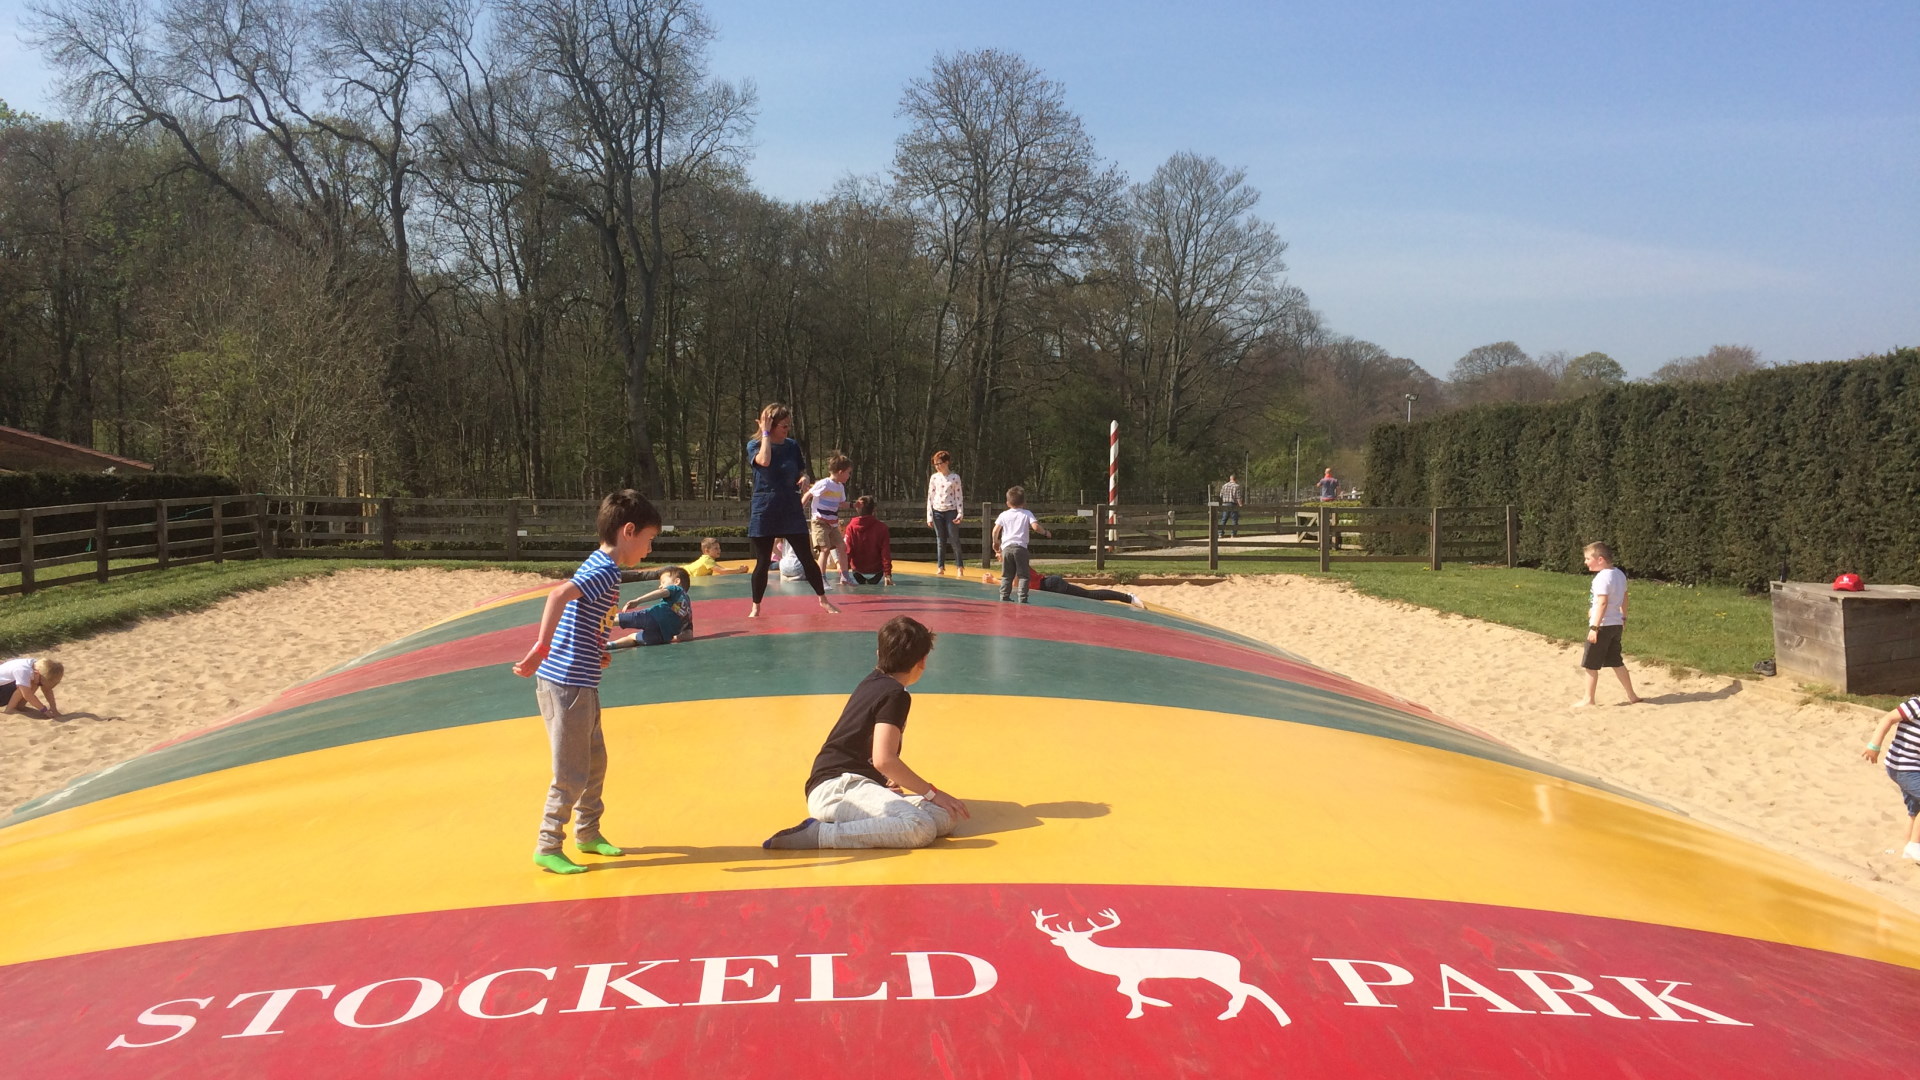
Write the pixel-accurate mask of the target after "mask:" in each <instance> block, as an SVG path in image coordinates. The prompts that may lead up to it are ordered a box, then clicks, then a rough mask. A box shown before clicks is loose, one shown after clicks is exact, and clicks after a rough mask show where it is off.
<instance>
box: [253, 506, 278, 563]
mask: <svg viewBox="0 0 1920 1080" xmlns="http://www.w3.org/2000/svg"><path fill="white" fill-rule="evenodd" d="M253 550H254V552H255V553H256V554H258V555H259V556H260V557H261V558H263V559H271V558H273V557H274V543H273V522H272V520H271V519H269V518H268V517H267V495H266V492H264V491H260V492H255V493H254V496H253Z"/></svg>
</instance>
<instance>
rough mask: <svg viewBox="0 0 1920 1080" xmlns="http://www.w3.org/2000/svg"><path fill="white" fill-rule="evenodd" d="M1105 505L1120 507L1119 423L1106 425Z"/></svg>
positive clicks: (1114, 422) (1113, 422) (1116, 421)
mask: <svg viewBox="0 0 1920 1080" xmlns="http://www.w3.org/2000/svg"><path fill="white" fill-rule="evenodd" d="M1107 505H1108V506H1119V505H1120V421H1118V420H1115V421H1112V422H1111V423H1109V424H1108V425H1107Z"/></svg>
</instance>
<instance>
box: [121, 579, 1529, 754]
mask: <svg viewBox="0 0 1920 1080" xmlns="http://www.w3.org/2000/svg"><path fill="white" fill-rule="evenodd" d="M839 602H840V605H841V614H840V615H837V616H827V615H824V614H821V613H820V609H819V607H818V605H817V603H816V601H815V600H814V599H813V598H812V597H790V596H781V597H769V598H768V599H767V601H766V603H765V605H764V606H763V612H764V614H763V617H762V618H761V619H756V620H749V619H747V618H746V611H745V602H744V601H738V602H727V603H726V607H725V608H724V609H720V603H721V602H709V603H710V604H711V607H709V606H708V605H701V606H700V607H699V608H698V609H697V613H696V624H695V625H696V626H697V627H698V629H699V632H700V633H701V634H706V635H715V634H723V633H724V634H742V633H747V632H752V633H755V634H761V635H767V634H798V633H819V632H821V631H823V630H832V631H839V632H854V631H858V632H865V633H871V632H873V631H876V630H878V629H879V628H880V626H881V624H882V623H885V622H886V621H887V620H888V619H891V618H893V617H894V616H896V615H911V616H913V617H914V618H916V619H918V620H920V621H921V622H923V623H925V624H926V625H927V626H928V627H929V628H930V629H932V630H933V631H934V632H935V633H938V634H983V635H990V636H995V637H1011V638H1028V639H1032V640H1038V641H1060V642H1066V643H1068V644H1074V645H1092V646H1101V647H1105V648H1112V649H1123V650H1127V651H1131V652H1146V653H1154V654H1156V655H1159V656H1166V657H1170V658H1173V659H1176V660H1193V661H1197V662H1199V663H1203V664H1219V665H1223V666H1226V667H1230V668H1233V669H1235V670H1239V671H1245V672H1249V673H1251V674H1256V675H1266V676H1269V677H1271V678H1275V679H1280V680H1283V681H1286V682H1291V683H1295V684H1298V685H1301V686H1310V687H1313V688H1315V689H1319V690H1329V691H1332V692H1334V693H1337V694H1340V695H1342V696H1345V697H1351V698H1355V699H1358V700H1361V701H1369V702H1372V703H1374V704H1377V705H1384V706H1386V707H1388V708H1391V709H1394V710H1396V711H1399V712H1403V713H1407V714H1409V715H1413V716H1418V717H1420V718H1421V719H1424V720H1431V721H1433V722H1435V723H1439V724H1445V725H1447V726H1448V727H1451V728H1454V729H1456V730H1459V731H1465V732H1468V733H1470V734H1473V735H1477V736H1480V737H1481V738H1486V739H1492V736H1490V735H1487V734H1486V733H1485V732H1482V731H1480V730H1478V729H1476V728H1473V727H1469V726H1467V725H1465V724H1459V723H1455V722H1454V721H1451V720H1448V719H1446V718H1445V717H1442V716H1439V715H1438V714H1436V713H1433V712H1432V711H1430V710H1428V709H1426V708H1424V707H1423V706H1420V705H1416V704H1413V703H1412V702H1408V701H1404V700H1402V699H1400V698H1396V697H1394V696H1393V695H1391V694H1386V693H1382V692H1381V691H1379V690H1375V689H1373V688H1372V687H1369V686H1363V685H1361V684H1359V683H1356V682H1352V681H1351V680H1348V679H1343V678H1341V677H1340V676H1337V675H1333V674H1330V673H1328V672H1326V671H1323V670H1321V669H1319V668H1316V667H1311V666H1308V665H1306V664H1300V663H1296V662H1294V661H1292V660H1286V659H1283V658H1281V657H1278V656H1275V655H1273V654H1272V653H1269V652H1265V651H1262V650H1260V649H1255V648H1250V647H1248V646H1245V645H1236V644H1234V643H1233V642H1229V641H1222V640H1220V639H1218V638H1214V637H1208V636H1206V635H1202V634H1193V633H1189V632H1186V631H1183V630H1179V629H1175V628H1172V627H1167V626H1158V625H1154V624H1151V623H1143V622H1137V621H1129V620H1118V619H1095V618H1089V617H1088V616H1087V615H1086V614H1084V613H1080V612H1073V611H1063V610H1058V609H1053V608H1037V607H1031V606H1029V607H1025V608H1022V609H1020V610H1018V611H1013V610H1010V609H1007V608H1003V607H1002V606H1001V605H1000V604H999V603H997V602H993V601H979V600H963V601H958V602H956V601H954V600H952V599H944V598H943V599H942V600H940V601H938V602H937V603H934V602H916V601H914V600H911V599H906V598H896V597H886V596H874V597H865V596H848V597H842V598H841V599H840V601H839ZM715 609H719V610H715ZM808 615H813V616H817V618H812V619H805V620H804V621H800V622H794V621H775V620H776V619H779V618H785V617H802V616H808ZM829 619H830V620H831V621H826V620H829ZM629 634H630V632H629V631H620V632H619V633H617V634H616V635H615V636H616V637H624V636H628V635H629ZM531 636H532V631H531V630H530V629H528V628H527V627H524V626H516V627H510V628H508V629H505V630H495V631H492V632H490V633H484V634H476V635H474V636H473V637H470V638H462V639H460V640H458V641H449V642H443V643H441V644H439V645H429V646H427V647H425V648H422V649H417V650H415V651H413V652H409V653H402V654H401V655H399V656H394V657H389V658H387V659H385V660H376V661H374V662H372V663H369V664H362V665H360V666H358V667H353V668H349V669H347V670H346V671H342V672H339V673H337V674H334V675H329V676H326V677H324V678H320V679H315V680H313V681H312V682H308V683H302V684H300V685H299V686H295V687H292V688H291V689H289V690H287V691H286V692H284V693H282V694H281V695H280V696H278V697H276V698H274V699H273V700H272V701H270V702H268V703H267V704H265V705H261V706H258V707H256V708H253V709H249V710H247V711H246V712H243V713H239V714H237V715H235V716H231V717H228V718H227V719H225V720H222V721H220V722H219V723H217V724H212V725H209V726H208V727H205V728H201V729H200V730H198V731H194V732H191V733H189V734H186V735H181V736H178V737H176V738H173V739H169V740H167V741H166V742H162V743H158V744H156V745H155V746H153V747H151V748H150V749H152V750H158V749H161V748H162V747H167V746H172V745H174V744H176V743H180V742H184V741H186V740H188V739H191V738H194V737H195V736H198V735H202V734H205V733H206V732H208V731H214V730H217V729H219V728H224V727H231V726H233V725H234V724H239V723H244V722H246V721H248V720H252V719H255V718H256V717H261V716H266V715H269V714H271V713H277V712H284V711H285V710H287V709H292V708H296V707H298V706H301V705H310V704H312V703H314V702H316V701H325V700H326V699H328V698H333V697H339V696H341V695H342V694H351V693H355V692H357V691H360V690H367V689H371V688H373V687H376V686H390V685H392V684H394V683H398V682H404V681H406V680H409V679H422V678H426V677H428V676H432V675H444V674H448V673H451V672H455V671H468V670H471V669H473V668H480V667H486V666H488V665H490V664H512V663H513V662H514V661H516V660H519V659H520V658H521V657H522V656H524V655H526V649H527V642H528V641H529V640H530V639H531ZM695 640H696V641H697V640H698V638H696V639H695ZM1495 741H1497V740H1495Z"/></svg>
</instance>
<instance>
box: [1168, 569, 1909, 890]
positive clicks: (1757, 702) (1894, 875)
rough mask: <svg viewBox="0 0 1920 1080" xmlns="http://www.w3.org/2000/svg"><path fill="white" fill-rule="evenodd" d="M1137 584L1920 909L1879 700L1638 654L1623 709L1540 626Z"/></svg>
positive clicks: (1322, 589)
mask: <svg viewBox="0 0 1920 1080" xmlns="http://www.w3.org/2000/svg"><path fill="white" fill-rule="evenodd" d="M1140 593H1141V595H1142V596H1143V597H1144V598H1145V599H1147V600H1148V601H1149V602H1150V603H1155V604H1165V605H1167V606H1168V607H1172V608H1177V609H1179V610H1181V611H1185V612H1188V613H1190V614H1193V615H1196V616H1198V617H1200V618H1203V619H1206V620H1208V621H1210V622H1213V623H1216V624H1218V625H1220V626H1223V627H1226V628H1228V629H1230V630H1235V631H1238V632H1240V633H1242V634H1246V635H1248V636H1249V637H1254V638H1258V639H1260V640H1262V641H1266V642H1270V643H1272V644H1274V645H1277V646H1279V647H1281V648H1284V649H1287V650H1288V651H1290V652H1293V653H1295V654H1297V655H1300V656H1302V657H1304V658H1306V659H1307V660H1310V661H1312V662H1313V663H1315V664H1317V665H1319V666H1320V667H1323V668H1327V669H1330V670H1332V671H1337V672H1339V673H1341V674H1343V675H1346V676H1348V677H1350V678H1353V679H1355V680H1357V681H1359V682H1362V683H1366V684H1368V685H1370V686H1375V687H1378V688H1380V689H1382V690H1386V691H1388V692H1389V693H1393V694H1397V695H1399V696H1400V697H1404V698H1407V699H1408V700H1411V701H1417V702H1419V703H1421V704H1423V705H1426V706H1428V707H1430V708H1432V709H1433V710H1434V711H1436V712H1438V713H1440V714H1441V715H1443V716H1446V717H1448V718H1450V719H1453V720H1456V721H1459V722H1461V723H1464V724H1468V725H1471V726H1473V727H1475V728H1478V729H1479V730H1481V731H1484V732H1486V733H1487V734H1489V735H1492V736H1494V737H1495V738H1497V739H1501V740H1503V741H1505V742H1508V743H1511V744H1512V745H1514V746H1516V747H1518V748H1520V749H1522V750H1525V751H1527V752H1529V753H1532V754H1535V755H1537V756H1539V757H1542V758H1546V759H1547V760H1549V761H1554V762H1557V763H1560V764H1562V765H1565V766H1567V767H1568V768H1572V769H1577V770H1580V771H1582V772H1585V773H1589V774H1592V775H1596V776H1600V777H1603V778H1605V779H1607V780H1610V781H1612V782H1614V783H1616V784H1619V785H1620V786H1622V787H1626V788H1630V789H1632V790H1635V791H1638V792H1641V793H1644V794H1646V795H1648V796H1651V797H1652V798H1655V799H1658V800H1660V801H1662V802H1664V803H1666V804H1668V805H1670V806H1673V807H1675V808H1677V809H1680V810H1683V811H1685V812H1686V813H1688V814H1691V815H1693V816H1694V817H1697V818H1700V819H1701V820H1703V821H1707V822H1710V823H1712V824H1715V825H1718V826H1720V827H1722V828H1725V829H1728V830H1730V831H1732V832H1735V833H1737V834H1740V835H1744V836H1747V837H1749V838H1751V839H1754V840H1758V841H1760V842H1762V843H1765V844H1767V845H1769V846H1771V847H1773V848H1775V849H1776V850H1779V851H1782V852H1785V853H1787V854H1790V855H1793V856H1795V857H1797V858H1800V859H1804V860H1806V861H1807V862H1810V863H1812V864H1813V865H1815V866H1819V867H1821V868H1822V869H1825V870H1827V871H1828V872H1830V873H1833V874H1835V875H1838V876H1839V877H1841V878H1844V879H1846V880H1848V881H1851V882H1853V883H1855V884H1858V885H1861V886H1864V887H1866V888H1869V889H1872V890H1873V891H1875V892H1877V893H1879V894H1880V895H1882V896H1885V897H1888V898H1889V899H1892V900H1894V901H1895V902H1897V903H1900V904H1903V905H1905V906H1906V907H1909V908H1912V909H1914V910H1916V911H1920V864H1917V863H1914V862H1912V861H1910V860H1906V859H1902V858H1899V857H1898V851H1899V848H1900V844H1901V842H1902V840H1903V839H1904V835H1905V830H1906V825H1907V818H1906V815H1905V813H1904V812H1903V811H1902V810H1901V808H1900V796H1899V793H1898V792H1897V791H1896V790H1895V789H1894V786H1893V784H1892V783H1890V782H1889V781H1888V780H1887V777H1886V773H1885V771H1884V770H1883V769H1882V768H1881V767H1880V766H1878V765H1868V764H1867V763H1866V762H1864V761H1861V760H1860V756H1859V755H1860V749H1861V747H1862V745H1863V744H1864V742H1865V738H1866V736H1867V735H1868V734H1870V732H1871V727H1872V724H1873V719H1874V716H1875V714H1874V713H1871V712H1869V711H1868V710H1866V709H1862V708H1859V707H1856V706H1834V705H1829V704H1824V703H1818V704H1815V703H1806V702H1805V701H1804V700H1803V699H1802V698H1801V697H1800V696H1799V695H1795V694H1791V693H1787V692H1784V691H1783V690H1782V689H1778V688H1775V687H1772V686H1756V685H1754V684H1752V683H1749V682H1743V681H1741V680H1735V679H1728V678H1720V677H1713V676H1688V677H1680V678H1676V677H1675V676H1673V675H1672V674H1670V673H1669V672H1668V670H1667V667H1666V665H1664V664H1662V665H1647V664H1638V663H1630V665H1629V666H1630V669H1631V670H1632V672H1633V680H1634V686H1635V688H1636V689H1637V690H1638V691H1639V693H1640V696H1641V697H1642V698H1644V699H1646V703H1645V704H1642V705H1635V706H1620V705H1618V704H1617V703H1618V702H1620V701H1621V700H1622V694H1621V691H1620V685H1619V683H1618V682H1617V681H1616V680H1615V679H1614V678H1613V676H1612V674H1611V673H1609V672H1602V673H1601V676H1600V678H1601V682H1600V690H1599V698H1600V702H1601V704H1600V707H1598V708H1589V709H1575V708H1570V707H1569V703H1570V702H1572V701H1573V700H1574V699H1575V698H1576V697H1578V696H1580V693H1581V691H1582V690H1583V689H1584V684H1583V683H1582V682H1580V681H1579V680H1580V678H1581V677H1580V675H1579V674H1578V673H1577V672H1576V671H1575V668H1576V667H1577V665H1578V664H1579V653H1578V652H1577V651H1575V650H1574V649H1573V648H1572V647H1570V646H1566V645H1562V644H1560V643H1557V642H1554V641H1550V640H1548V639H1546V638H1543V637H1540V636H1539V635H1537V634H1530V633H1527V632H1525V631H1521V630H1513V629H1509V628H1507V627H1504V626H1496V625H1493V624H1491V623H1484V622H1479V621H1476V620H1473V619H1465V618H1459V617H1456V616H1450V615H1443V614H1441V613H1439V612H1435V611H1430V610H1427V609H1425V608H1418V607H1413V606H1411V605H1407V604H1399V603H1393V602H1389V601H1384V600H1377V599H1374V598H1372V597H1368V596H1363V595H1361V594H1359V593H1357V592H1354V591H1352V590H1351V589H1349V588H1347V587H1346V586H1344V585H1342V584H1338V583H1333V582H1326V581H1318V580H1314V579H1311V578H1302V577H1291V576H1274V577H1259V578H1235V579H1233V580H1232V581H1231V582H1229V583H1227V584H1225V585H1219V586H1214V587H1211V588H1198V587H1195V586H1190V585H1189V586H1177V587H1167V588H1153V589H1141V590H1140ZM1632 645H1633V639H1632V632H1631V629H1629V631H1628V638H1627V647H1628V651H1629V653H1631V650H1632ZM1381 794H1382V797H1383V798H1390V797H1391V793H1390V792H1382V793H1381Z"/></svg>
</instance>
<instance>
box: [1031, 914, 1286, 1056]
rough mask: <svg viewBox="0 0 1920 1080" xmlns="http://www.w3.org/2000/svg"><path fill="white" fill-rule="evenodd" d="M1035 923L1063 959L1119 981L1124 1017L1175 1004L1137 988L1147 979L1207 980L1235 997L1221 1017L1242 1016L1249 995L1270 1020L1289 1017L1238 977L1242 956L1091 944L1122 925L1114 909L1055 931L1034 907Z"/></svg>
mask: <svg viewBox="0 0 1920 1080" xmlns="http://www.w3.org/2000/svg"><path fill="white" fill-rule="evenodd" d="M1031 914H1032V915H1033V925H1035V926H1037V927H1039V928H1040V929H1041V930H1043V931H1045V932H1046V934H1047V936H1048V937H1050V938H1052V939H1053V943H1054V944H1055V945H1058V946H1060V947H1061V948H1062V949H1065V950H1066V951H1067V959H1069V960H1071V961H1073V962H1074V963H1076V964H1079V965H1080V966H1081V967H1083V968H1086V969H1087V970H1088V971H1098V972H1100V973H1101V974H1103V975H1111V976H1113V977H1114V978H1116V979H1119V980H1120V992H1121V993H1123V994H1125V995H1127V997H1128V998H1130V999H1132V1001H1133V1010H1132V1011H1131V1012H1129V1013H1127V1019H1129V1020H1137V1019H1139V1018H1140V1017H1141V1016H1143V1015H1145V1013H1146V1010H1145V1009H1143V1008H1141V1006H1142V1005H1161V1006H1165V1007H1168V1008H1171V1007H1172V1006H1173V1002H1171V1001H1161V1000H1160V999H1159V998H1150V997H1148V996H1146V995H1145V994H1142V993H1141V992H1140V984H1141V983H1143V982H1146V981H1147V980H1148V979H1205V980H1206V981H1208V982H1210V983H1212V984H1214V985H1215V986H1218V987H1219V988H1220V989H1222V990H1225V991H1226V992H1227V993H1229V994H1232V995H1233V1000H1232V1001H1229V1002H1228V1003H1227V1011H1226V1012H1223V1013H1221V1014H1220V1019H1222V1020H1231V1019H1233V1018H1234V1017H1236V1016H1238V1015H1240V1007H1241V1006H1242V1005H1245V1004H1246V1003H1247V999H1248V998H1250V997H1251V998H1255V999H1257V1000H1258V1001H1259V1002H1260V1004H1262V1005H1265V1006H1266V1007H1267V1009H1268V1011H1269V1012H1271V1013H1273V1018H1274V1019H1275V1020H1278V1021H1280V1026H1281V1027H1285V1026H1287V1025H1288V1024H1290V1023H1292V1022H1293V1021H1292V1020H1291V1019H1289V1018H1288V1016H1287V1012H1286V1010H1285V1009H1282V1008H1281V1007H1280V1003H1279V1002H1277V1001H1275V1000H1273V999H1272V998H1270V997H1268V996H1267V992H1266V991H1265V990H1262V989H1260V988H1259V987H1257V986H1255V985H1253V984H1252V983H1250V982H1244V981H1242V980H1241V978H1240V959H1239V957H1236V956H1230V955H1228V954H1226V953H1222V952H1209V951H1207V950H1205V949H1113V948H1108V947H1107V946H1105V945H1095V944H1094V943H1093V935H1095V934H1098V933H1100V932H1101V931H1103V930H1111V929H1113V928H1114V927H1116V926H1119V925H1120V916H1119V915H1117V914H1115V913H1114V910H1113V909H1112V908H1108V909H1107V910H1105V911H1103V912H1101V913H1100V914H1101V915H1103V916H1105V917H1106V918H1108V919H1111V920H1112V921H1111V922H1109V923H1107V924H1106V925H1105V926H1100V925H1098V924H1096V923H1094V922H1092V920H1088V928H1087V929H1085V930H1075V929H1074V928H1073V924H1072V923H1068V924H1067V925H1066V929H1064V930H1061V929H1055V928H1054V927H1051V926H1048V925H1047V920H1048V919H1051V918H1053V917H1054V916H1052V915H1049V914H1047V913H1046V912H1044V911H1035V912H1032V913H1031Z"/></svg>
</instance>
